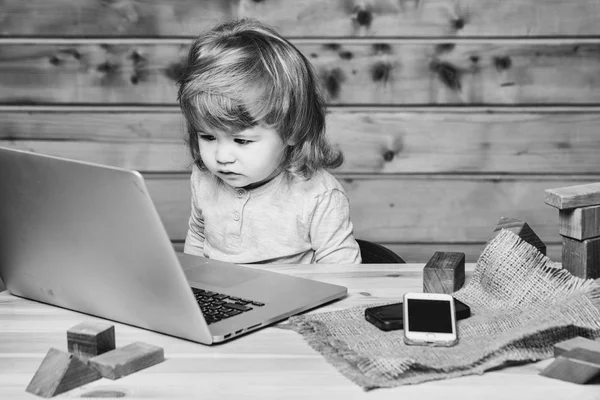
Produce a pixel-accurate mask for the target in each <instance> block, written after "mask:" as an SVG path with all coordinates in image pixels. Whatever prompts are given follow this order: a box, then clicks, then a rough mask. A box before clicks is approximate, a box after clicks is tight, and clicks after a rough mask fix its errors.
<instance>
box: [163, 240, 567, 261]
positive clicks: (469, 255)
mask: <svg viewBox="0 0 600 400" xmlns="http://www.w3.org/2000/svg"><path fill="white" fill-rule="evenodd" d="M388 240H391V239H388ZM380 244H382V245H384V246H385V247H387V248H389V249H390V250H392V251H393V252H395V253H396V254H398V255H399V256H401V257H402V259H403V260H404V261H406V262H409V263H425V262H427V260H428V259H429V257H431V255H432V254H433V253H434V252H435V251H438V250H442V251H460V252H463V253H465V262H468V263H474V262H477V260H478V259H479V256H480V255H481V252H482V251H483V249H484V248H485V246H486V243H483V242H482V243H443V242H435V241H432V242H423V243H410V242H408V243H394V242H392V243H389V242H387V240H386V241H385V242H383V241H380ZM183 245H184V243H183V242H181V241H175V242H173V248H174V249H175V250H176V251H179V252H183ZM546 256H547V257H548V258H550V259H551V260H552V261H554V262H557V263H560V262H561V258H562V243H551V244H549V245H548V246H547V247H546Z"/></svg>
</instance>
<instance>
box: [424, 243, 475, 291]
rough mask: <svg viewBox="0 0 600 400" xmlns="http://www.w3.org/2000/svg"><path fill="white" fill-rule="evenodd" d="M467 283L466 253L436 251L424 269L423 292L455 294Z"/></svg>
mask: <svg viewBox="0 0 600 400" xmlns="http://www.w3.org/2000/svg"><path fill="white" fill-rule="evenodd" d="M464 283H465V253H455V252H442V251H436V252H435V253H434V254H433V256H432V257H431V258H430V259H429V261H428V262H427V264H426V265H425V268H423V292H425V293H454V292H456V291H457V290H458V289H460V288H461V287H462V285H464Z"/></svg>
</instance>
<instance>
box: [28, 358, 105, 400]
mask: <svg viewBox="0 0 600 400" xmlns="http://www.w3.org/2000/svg"><path fill="white" fill-rule="evenodd" d="M100 378H101V376H100V374H99V373H98V371H96V370H94V369H93V368H91V367H89V366H88V365H86V364H85V362H83V361H81V360H80V359H78V358H77V357H76V356H74V355H72V354H69V353H65V352H63V351H60V350H58V349H55V348H50V350H48V353H47V354H46V357H44V359H43V360H42V364H41V365H40V367H39V368H38V370H37V371H36V373H35V375H34V376H33V378H32V379H31V382H29V385H27V388H26V389H25V391H27V392H29V393H32V394H35V395H37V396H41V397H54V396H56V395H58V394H61V393H64V392H67V391H69V390H71V389H74V388H76V387H78V386H81V385H85V384H87V383H90V382H93V381H96V380H98V379H100Z"/></svg>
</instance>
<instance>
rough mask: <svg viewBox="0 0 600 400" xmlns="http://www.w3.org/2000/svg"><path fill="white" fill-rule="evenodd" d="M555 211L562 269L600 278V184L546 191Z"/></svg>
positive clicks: (548, 201) (549, 202)
mask: <svg viewBox="0 0 600 400" xmlns="http://www.w3.org/2000/svg"><path fill="white" fill-rule="evenodd" d="M545 202H546V204H549V205H551V206H552V207H556V208H558V213H559V233H560V235H561V236H562V245H563V247H562V265H563V268H565V269H566V270H568V271H569V272H571V273H572V274H573V275H575V276H578V277H580V278H594V279H596V278H600V183H593V184H588V185H577V186H567V187H561V188H556V189H548V190H546V195H545Z"/></svg>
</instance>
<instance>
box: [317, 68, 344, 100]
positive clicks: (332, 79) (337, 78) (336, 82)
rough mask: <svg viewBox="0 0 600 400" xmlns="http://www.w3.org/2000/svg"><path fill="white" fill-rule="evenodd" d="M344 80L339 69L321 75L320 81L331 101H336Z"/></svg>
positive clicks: (342, 73)
mask: <svg viewBox="0 0 600 400" xmlns="http://www.w3.org/2000/svg"><path fill="white" fill-rule="evenodd" d="M345 79H346V78H345V76H344V72H343V71H342V70H341V69H340V68H334V69H333V70H331V71H325V72H322V73H321V80H322V81H323V83H324V85H325V88H326V89H327V93H329V96H330V97H331V98H332V99H336V98H337V97H338V96H339V95H340V90H341V88H342V82H344V81H345Z"/></svg>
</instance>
